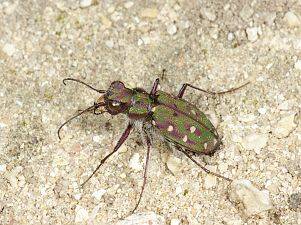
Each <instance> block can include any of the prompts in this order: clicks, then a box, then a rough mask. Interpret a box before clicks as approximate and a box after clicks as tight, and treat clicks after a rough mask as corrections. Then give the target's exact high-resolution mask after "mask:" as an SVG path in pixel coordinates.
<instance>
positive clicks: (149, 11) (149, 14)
mask: <svg viewBox="0 0 301 225" xmlns="http://www.w3.org/2000/svg"><path fill="white" fill-rule="evenodd" d="M158 13H159V12H158V9H156V8H145V9H143V10H142V11H141V12H140V16H141V17H144V18H156V17H157V16H158Z"/></svg>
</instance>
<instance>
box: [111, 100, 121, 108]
mask: <svg viewBox="0 0 301 225" xmlns="http://www.w3.org/2000/svg"><path fill="white" fill-rule="evenodd" d="M112 106H114V107H116V106H120V102H117V101H113V102H112Z"/></svg>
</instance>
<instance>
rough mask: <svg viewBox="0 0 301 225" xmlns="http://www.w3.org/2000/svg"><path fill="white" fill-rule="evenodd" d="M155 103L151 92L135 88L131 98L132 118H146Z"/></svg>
mask: <svg viewBox="0 0 301 225" xmlns="http://www.w3.org/2000/svg"><path fill="white" fill-rule="evenodd" d="M153 105H154V101H153V99H151V98H150V96H149V94H148V93H147V92H145V91H143V90H140V89H138V90H135V91H134V94H133V95H132V98H131V107H130V109H129V111H128V117H129V118H130V119H135V120H137V119H144V118H147V117H148V116H149V115H150V113H151V110H152V107H153Z"/></svg>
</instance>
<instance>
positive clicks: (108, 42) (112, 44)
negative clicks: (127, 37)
mask: <svg viewBox="0 0 301 225" xmlns="http://www.w3.org/2000/svg"><path fill="white" fill-rule="evenodd" d="M105 44H106V46H107V47H108V48H113V47H114V42H113V41H112V40H107V41H106V42H105Z"/></svg>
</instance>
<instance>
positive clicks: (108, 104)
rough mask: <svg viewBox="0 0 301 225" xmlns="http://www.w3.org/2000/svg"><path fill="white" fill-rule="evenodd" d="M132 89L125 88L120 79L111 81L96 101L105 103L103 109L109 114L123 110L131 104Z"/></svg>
mask: <svg viewBox="0 0 301 225" xmlns="http://www.w3.org/2000/svg"><path fill="white" fill-rule="evenodd" d="M132 95H133V93H132V90H131V89H129V88H126V87H125V86H124V84H123V83H122V82H120V81H114V82H112V83H111V85H110V87H109V89H108V90H107V91H106V93H105V94H104V95H103V96H101V97H100V98H99V99H98V101H97V103H102V102H104V103H105V106H104V108H105V110H106V111H107V112H108V113H110V114H111V115H116V114H119V113H123V112H125V111H126V110H127V109H128V108H129V106H130V105H131V98H132Z"/></svg>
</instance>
